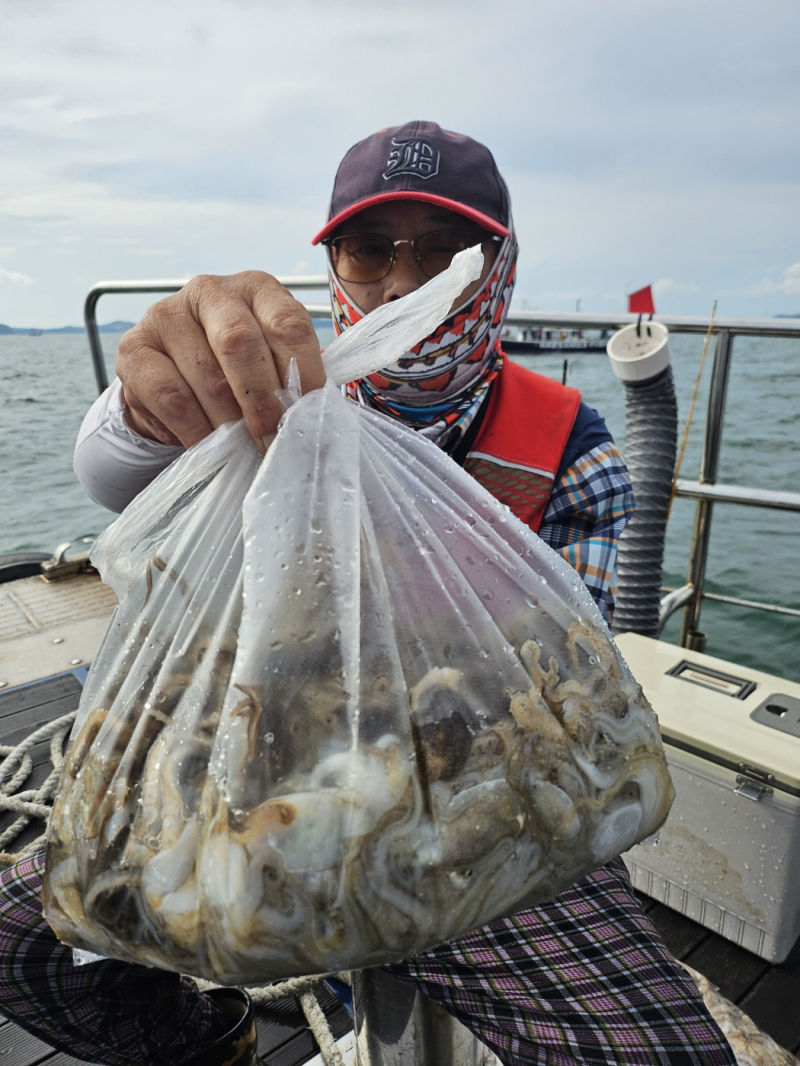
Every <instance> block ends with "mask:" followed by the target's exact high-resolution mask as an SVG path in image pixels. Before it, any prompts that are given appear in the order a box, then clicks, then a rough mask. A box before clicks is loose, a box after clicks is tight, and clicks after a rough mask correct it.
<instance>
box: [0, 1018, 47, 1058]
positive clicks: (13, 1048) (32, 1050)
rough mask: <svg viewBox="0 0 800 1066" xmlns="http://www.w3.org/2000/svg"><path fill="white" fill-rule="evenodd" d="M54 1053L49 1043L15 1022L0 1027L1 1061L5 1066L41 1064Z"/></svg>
mask: <svg viewBox="0 0 800 1066" xmlns="http://www.w3.org/2000/svg"><path fill="white" fill-rule="evenodd" d="M52 1055H53V1049H52V1048H51V1047H50V1045H49V1044H45V1042H44V1041H43V1040H39V1038H38V1037H35V1036H32V1035H31V1034H30V1033H28V1032H26V1031H25V1030H24V1029H20V1027H19V1026H18V1025H14V1023H13V1022H7V1023H6V1024H5V1025H3V1026H2V1027H0V1062H2V1064H3V1066H39V1064H40V1063H46V1062H47V1060H48V1059H49V1058H51V1057H52Z"/></svg>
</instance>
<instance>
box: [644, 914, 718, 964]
mask: <svg viewBox="0 0 800 1066" xmlns="http://www.w3.org/2000/svg"><path fill="white" fill-rule="evenodd" d="M647 917H648V918H649V919H650V921H651V922H652V923H653V925H654V926H655V927H656V929H657V930H658V932H659V933H660V934H661V937H662V939H663V941H664V943H665V944H666V945H667V947H668V948H669V950H670V951H671V952H672V954H673V955H674V956H675V958H676V959H685V958H686V956H687V955H689V954H690V953H691V952H692V951H694V950H695V949H696V948H697V947H699V946H700V944H701V943H702V942H703V941H704V940H706V939H707V938H708V937H709V936H712V935H713V934H712V933H710V932H709V931H708V929H706V928H705V927H704V926H702V925H699V924H698V923H697V922H695V921H692V919H691V918H687V917H686V916H685V915H684V914H679V913H678V911H673V910H671V909H670V908H669V907H665V906H664V904H663V903H656V904H655V906H653V907H651V908H650V910H649V911H648V914H647Z"/></svg>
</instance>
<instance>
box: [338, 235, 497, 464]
mask: <svg viewBox="0 0 800 1066" xmlns="http://www.w3.org/2000/svg"><path fill="white" fill-rule="evenodd" d="M517 251H518V246H517V242H516V238H515V237H514V233H513V231H512V233H511V234H510V235H509V236H508V237H506V239H505V240H504V241H503V243H502V244H501V245H500V250H499V252H498V253H497V258H496V259H495V261H494V264H493V266H492V270H491V273H490V274H489V276H488V278H487V279H486V281H485V282H484V283H483V285H482V286H481V288H480V289H479V290H478V292H477V293H475V295H474V296H472V297H471V298H470V299H469V300H468V301H467V302H466V303H465V304H463V305H462V306H461V307H459V308H458V309H457V310H456V311H454V312H453V314H452V315H451V316H450V317H449V318H448V319H447V320H446V321H445V322H443V323H442V325H441V326H439V328H438V329H437V330H435V331H434V332H433V333H432V334H431V335H430V336H428V337H426V338H425V340H423V341H421V342H420V343H419V344H418V345H417V346H416V347H415V348H412V349H411V351H410V352H408V354H407V355H406V356H404V357H403V358H402V359H398V360H397V362H396V363H392V364H391V365H390V366H387V367H385V368H384V369H383V370H381V371H379V372H377V373H375V374H370V375H369V376H368V377H365V378H359V379H358V380H357V381H351V382H350V383H349V384H347V385H344V386H343V387H342V391H343V392H344V394H345V396H348V397H349V398H350V399H352V400H356V401H357V402H358V403H361V404H364V405H365V406H366V407H371V408H373V409H374V410H376V411H382V412H383V413H384V414H387V415H390V416H391V417H392V418H394V419H396V420H398V421H399V422H402V423H404V425H407V426H410V427H411V428H412V429H416V430H418V431H419V432H420V433H422V434H424V435H425V436H426V437H428V438H430V439H431V440H432V441H434V443H436V444H438V445H439V447H441V448H444V449H446V450H450V449H452V448H453V447H454V446H455V444H456V443H457V442H458V441H459V440H460V439H461V437H462V436H463V435H464V433H466V431H467V429H468V427H469V425H470V423H471V422H472V420H473V419H474V417H475V415H476V414H477V413H478V410H479V409H480V406H481V404H482V402H483V401H484V399H485V398H486V396H487V393H488V391H489V386H490V385H491V383H492V381H494V379H495V377H496V376H497V373H498V371H499V369H500V365H501V363H502V355H501V353H500V351H499V348H498V340H499V337H500V331H501V330H502V328H503V322H504V321H505V317H506V312H507V311H508V307H509V304H510V303H511V294H512V292H513V290H514V280H515V275H516V262H517ZM329 273H330V283H331V301H332V304H333V325H334V329H335V330H336V333H337V335H338V334H340V333H342V332H343V331H344V330H345V329H347V327H348V326H352V325H354V324H355V323H356V322H358V321H359V320H360V319H362V318H363V317H364V312H363V311H361V309H360V308H359V307H358V306H357V305H356V304H355V303H354V302H353V300H352V299H351V298H350V297H349V296H348V295H347V293H346V292H345V291H344V289H343V287H342V284H341V282H340V281H339V279H338V278H337V277H336V275H335V273H334V272H333V269H332V268H329Z"/></svg>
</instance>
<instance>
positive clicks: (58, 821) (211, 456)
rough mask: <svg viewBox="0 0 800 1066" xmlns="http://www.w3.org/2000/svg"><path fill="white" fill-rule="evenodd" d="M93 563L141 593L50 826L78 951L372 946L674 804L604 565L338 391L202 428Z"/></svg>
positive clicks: (416, 330) (173, 955)
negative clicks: (553, 544) (602, 597)
mask: <svg viewBox="0 0 800 1066" xmlns="http://www.w3.org/2000/svg"><path fill="white" fill-rule="evenodd" d="M476 255H477V253H476V252H468V253H464V254H463V256H460V257H458V258H457V260H456V261H455V262H454V264H453V266H452V267H451V268H450V270H449V271H447V272H446V273H445V274H443V275H440V276H439V277H438V278H436V279H435V280H434V281H433V282H430V283H429V284H428V285H426V286H424V288H423V289H421V290H419V291H418V292H417V293H415V294H413V295H412V296H409V297H407V298H406V299H405V300H403V301H398V302H397V303H395V304H394V305H389V306H387V307H384V308H382V309H381V310H380V311H378V312H376V313H375V314H374V315H370V316H368V317H367V318H365V319H364V320H363V322H362V323H360V324H359V325H358V326H356V327H354V328H353V329H352V330H350V331H348V332H347V333H345V334H344V335H343V336H342V337H341V338H340V339H338V340H337V341H336V342H334V344H333V345H332V346H331V348H330V349H329V350H328V352H327V353H326V365H327V367H328V370H329V373H331V374H332V376H333V377H334V380H339V381H345V380H350V379H351V378H353V377H355V376H360V375H361V374H364V373H366V372H367V371H372V370H374V369H376V368H378V367H382V366H385V365H387V364H388V363H390V362H391V361H393V360H394V359H395V358H396V357H397V356H398V355H399V354H401V353H402V352H404V351H406V350H407V349H408V348H409V347H411V346H412V344H414V343H416V341H418V340H419V339H420V337H422V336H425V335H426V334H427V333H429V332H430V330H431V329H432V328H433V327H434V326H435V325H436V323H437V322H438V321H439V320H441V319H442V318H444V316H445V315H446V314H447V312H448V310H449V308H450V306H451V304H452V301H453V299H454V298H455V296H456V295H457V294H458V293H460V292H461V291H462V289H463V288H464V286H465V285H466V284H467V282H468V281H469V280H470V279H471V277H474V276H476V274H477V271H478V270H479V269H480V261H479V260H478V259H476ZM365 351H366V355H365ZM94 561H95V562H96V563H97V565H98V566H99V568H100V571H101V573H102V575H103V577H104V580H105V581H106V582H108V583H109V584H111V585H112V587H113V588H114V589H115V591H116V592H117V594H118V596H119V600H120V604H119V607H118V610H117V612H116V614H115V616H114V618H113V620H112V623H111V625H110V628H109V630H108V633H107V635H106V638H105V640H104V643H103V645H102V647H101V649H100V651H99V653H98V656H97V658H96V660H95V662H94V665H93V667H92V671H91V673H90V675H89V678H88V680H87V683H86V687H85V689H84V694H83V699H82V702H81V707H80V712H79V716H78V719H77V721H76V724H75V730H74V734H73V739H72V741H71V746H70V749H69V752H68V756H67V761H66V765H65V770H64V774H63V777H62V782H61V788H60V792H59V796H58V800H57V803H56V807H55V811H54V814H53V818H52V822H51V831H50V843H49V849H48V856H47V876H46V882H45V892H44V900H45V913H46V917H47V920H48V922H49V923H50V925H51V926H52V927H53V929H54V930H55V931H56V933H57V934H58V935H59V937H61V938H62V939H63V940H65V941H66V942H68V943H71V944H73V945H76V946H79V947H82V948H85V949H89V950H91V951H98V952H102V953H103V954H104V955H110V956H113V957H116V958H121V959H128V960H131V961H135V962H142V963H146V964H149V965H155V966H161V967H165V968H169V969H177V970H181V971H182V972H185V973H192V974H197V975H200V976H204V977H209V978H212V979H216V980H219V981H223V982H228V983H242V982H244V981H253V980H261V981H263V980H269V979H274V978H279V977H285V976H288V975H291V974H299V973H313V972H319V971H330V970H339V969H348V968H360V967H364V966H371V965H375V964H378V963H381V962H384V961H387V960H389V959H397V958H402V957H404V956H407V955H409V954H412V953H414V952H417V951H420V950H422V949H424V948H426V947H429V946H431V945H433V944H435V943H438V942H441V941H442V940H445V939H449V938H451V937H453V936H455V935H457V934H460V933H463V932H465V931H467V930H470V929H472V928H475V927H476V926H478V925H480V924H482V923H485V922H487V921H489V920H491V919H493V918H495V917H497V916H498V915H500V914H502V913H508V912H510V911H511V910H512V909H514V908H517V907H518V906H520V905H521V903H522V902H523V901H525V902H527V903H532V902H538V901H542V900H545V899H547V898H550V897H552V896H554V895H556V894H557V893H558V892H559V891H560V890H561V889H562V888H564V887H565V886H566V885H568V884H569V883H571V882H572V881H574V880H575V879H577V878H579V877H581V876H582V875H583V874H585V873H586V872H588V871H589V870H591V869H593V868H595V867H597V866H599V865H601V864H602V863H604V862H606V861H607V860H608V859H610V858H611V857H612V856H614V855H617V854H618V853H619V852H621V851H623V850H625V849H626V848H628V847H629V846H631V845H632V844H633V843H635V842H636V841H638V840H640V839H642V838H643V837H646V836H648V835H649V834H651V833H652V832H653V831H654V830H655V829H656V828H657V827H658V825H659V824H660V823H661V822H662V821H663V819H664V818H665V816H666V813H667V811H668V809H669V804H670V802H671V797H672V790H671V784H670V782H669V777H668V773H667V769H666V763H665V760H664V756H663V752H662V750H661V744H660V739H659V735H658V728H657V723H656V719H655V715H654V714H653V712H652V710H651V709H650V708H649V706H648V704H647V703H646V701H645V699H644V697H643V695H642V692H641V689H640V688H639V686H638V685H637V684H636V682H635V681H634V680H633V678H632V677H631V675H630V673H629V671H628V669H627V667H626V666H625V664H624V662H623V661H622V659H621V657H620V655H619V653H618V652H617V650H616V648H615V646H614V644H613V641H612V640H611V637H610V635H609V632H608V629H607V627H606V626H605V624H604V622H603V620H602V618H601V616H600V613H599V611H598V610H597V608H596V606H595V604H594V603H593V601H592V599H591V597H590V596H589V594H588V592H587V591H586V589H585V586H584V585H583V584H582V582H581V581H580V580H579V579H578V577H577V575H576V574H575V572H574V571H573V570H572V569H571V568H570V567H569V566H568V565H567V563H566V562H564V560H563V559H561V557H560V556H558V555H557V554H556V553H555V552H553V551H551V549H550V548H548V547H547V546H546V545H544V544H543V543H542V541H541V540H540V539H539V538H538V537H537V536H536V535H535V534H533V533H532V532H530V530H528V529H527V528H526V527H525V526H523V525H522V524H521V523H520V522H519V521H518V520H517V519H516V518H515V517H514V516H513V515H512V514H511V513H510V512H509V511H508V510H507V509H506V508H505V507H504V506H502V505H501V504H499V503H498V502H497V501H496V500H495V499H494V498H493V497H492V496H490V495H489V494H488V493H487V492H486V491H485V490H484V489H483V488H482V487H481V486H479V485H478V484H477V482H475V481H474V480H473V479H472V478H471V477H470V476H469V475H468V474H466V473H465V472H464V471H463V470H461V469H460V468H459V467H458V466H457V465H456V464H455V463H454V462H453V461H452V460H451V459H449V458H448V457H447V456H446V455H445V454H443V453H442V452H441V451H440V450H439V449H438V448H437V447H436V446H435V445H433V444H431V443H430V442H428V441H427V440H425V439H424V438H423V437H421V436H419V435H417V434H415V433H413V432H411V431H409V430H407V429H405V428H404V427H403V426H400V425H398V424H396V423H394V422H393V421H391V420H389V419H387V418H385V417H383V416H382V415H379V414H376V413H374V412H372V411H370V410H367V409H364V408H361V407H359V406H357V405H355V404H352V403H350V402H349V401H347V400H346V399H344V397H343V396H342V394H341V393H340V392H339V390H338V389H337V388H336V387H335V385H334V384H333V383H332V382H329V383H328V384H327V385H326V386H325V387H324V388H322V389H319V390H316V391H314V392H311V393H309V394H308V395H306V396H303V397H302V398H301V399H299V400H298V401H297V402H295V403H294V404H293V405H292V406H291V407H290V408H289V410H288V412H287V413H286V415H285V416H284V418H283V421H282V423H281V426H280V428H279V431H278V433H277V437H276V439H275V441H274V442H273V444H272V446H271V447H270V449H269V451H268V453H267V455H266V457H265V458H264V459H263V460H262V458H261V456H260V455H259V454H258V452H257V450H256V449H255V447H254V445H253V444H252V441H251V440H250V438H249V435H248V433H247V430H246V429H245V427H244V425H243V424H242V423H239V424H231V425H226V426H223V427H221V428H220V429H218V430H217V431H216V432H215V433H214V434H212V435H211V436H210V437H209V438H207V439H206V440H205V441H203V442H202V443H201V444H199V445H197V446H196V447H194V448H192V449H191V450H190V451H189V452H187V453H186V454H185V455H184V456H183V457H182V458H181V459H179V460H178V461H177V462H176V463H175V464H174V466H172V467H171V468H170V469H169V470H167V471H165V472H164V473H163V474H162V475H161V476H160V477H159V478H158V479H157V480H156V481H155V482H154V483H153V484H152V485H151V486H150V487H149V488H148V489H147V490H146V491H145V492H143V493H142V494H141V496H139V497H138V498H137V499H136V501H134V503H133V504H132V505H131V506H130V507H129V508H128V510H127V511H126V512H125V513H124V514H123V515H122V516H120V518H119V519H118V520H117V521H116V522H115V523H114V525H113V526H111V527H110V528H109V529H108V530H107V531H106V533H105V534H104V535H103V536H102V537H101V538H100V540H99V542H98V545H97V547H96V549H95V554H94Z"/></svg>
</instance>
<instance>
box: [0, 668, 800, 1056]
mask: <svg viewBox="0 0 800 1066" xmlns="http://www.w3.org/2000/svg"><path fill="white" fill-rule="evenodd" d="M84 673H85V668H84V669H83V670H81V669H76V670H73V671H70V672H67V673H63V674H60V675H57V676H55V677H50V678H46V679H44V680H41V681H35V682H33V683H31V684H27V685H22V686H19V687H16V688H12V689H9V690H7V691H5V692H0V744H17V743H19V742H20V741H21V740H22V739H23V738H24V737H26V736H27V735H29V734H30V733H31V732H32V731H33V730H34V729H35V728H37V727H38V726H39V725H42V724H44V723H45V722H49V721H52V720H53V719H54V718H57V717H59V716H60V715H63V714H67V713H69V712H70V711H72V710H74V709H75V708H76V707H77V705H78V701H79V699H80V694H81V688H82V680H83V674H84ZM33 762H34V769H33V773H32V776H31V778H30V783H29V785H28V787H37V786H38V785H39V784H40V783H41V782H42V781H43V780H44V777H45V776H46V773H47V770H48V764H49V760H48V745H47V744H41V745H39V746H38V747H37V748H35V749H34V751H33ZM10 818H11V816H10V815H8V814H5V815H3V816H0V831H2V830H3V829H4V828H5V827H6V826H7V825H8V824H9V821H10ZM39 832H41V826H39V827H38V828H37V829H34V827H33V826H31V827H30V828H29V829H28V830H27V831H26V833H27V837H28V839H33V837H34V836H36V835H38V833H39ZM25 839H26V837H25V836H24V835H23V836H21V837H20V842H22V843H24V841H25ZM642 901H643V903H644V906H645V909H646V910H647V911H648V913H649V914H650V916H651V918H652V920H653V922H654V924H655V925H656V927H657V928H658V929H659V931H660V932H661V934H662V936H663V937H664V940H665V941H666V943H667V945H668V946H669V948H670V950H671V951H672V953H673V954H674V955H675V956H676V958H678V959H681V960H682V961H684V962H687V963H688V964H689V965H690V966H692V967H694V969H696V970H698V971H699V972H700V973H703V974H704V975H705V976H706V977H707V978H708V979H709V980H710V981H711V982H712V983H713V984H715V985H717V986H718V987H719V989H720V991H721V992H722V994H723V995H724V996H726V997H727V998H728V999H730V1000H731V1001H732V1002H734V1003H736V1004H737V1005H738V1006H739V1007H741V1009H742V1010H744V1011H745V1012H746V1013H747V1014H748V1015H749V1016H750V1017H751V1018H752V1019H753V1021H755V1022H756V1023H757V1024H758V1025H759V1026H760V1027H761V1028H762V1029H764V1031H765V1032H767V1033H769V1034H770V1036H772V1037H773V1039H774V1040H776V1041H777V1042H778V1043H779V1044H781V1045H782V1046H783V1047H785V1048H787V1049H788V1050H790V1051H794V1052H797V1051H800V1010H798V1004H800V945H798V946H797V947H796V948H795V951H794V953H793V955H792V956H791V957H790V959H789V960H787V962H785V963H783V964H782V965H780V966H772V965H770V964H769V963H767V962H765V961H764V960H763V959H761V958H759V957H758V956H757V955H753V954H751V953H750V952H749V951H745V950H744V949H743V948H740V947H738V946H737V945H735V944H733V943H731V942H730V941H727V940H723V939H722V938H721V937H719V936H717V935H716V934H714V933H711V932H709V930H707V929H705V928H704V927H703V926H701V925H698V924H697V923H696V922H693V921H692V920H691V919H689V918H686V917H684V916H683V915H681V914H679V913H677V912H676V911H672V910H670V909H669V908H667V907H665V906H663V905H662V904H660V903H657V902H655V901H654V900H650V899H648V898H647V897H644V896H643V897H642ZM320 1002H321V1005H322V1006H323V1008H324V1010H325V1012H326V1014H327V1015H328V1018H329V1021H330V1024H331V1027H332V1030H333V1033H334V1036H336V1037H337V1038H339V1037H341V1036H342V1035H344V1034H345V1033H347V1032H348V1031H349V1030H350V1029H351V1027H352V1022H351V1020H350V1016H349V1014H348V1013H347V1011H346V1010H345V1009H344V1007H343V1006H342V1005H341V1004H340V1003H339V1001H338V1000H337V999H336V997H335V996H334V995H333V994H332V993H330V992H329V991H328V990H327V989H325V990H324V991H323V992H322V993H321V995H320ZM258 1028H259V1037H260V1039H259V1052H260V1054H261V1055H262V1057H263V1061H264V1062H267V1061H268V1062H269V1064H270V1066H300V1064H301V1063H305V1062H308V1061H309V1060H311V1059H313V1058H315V1056H316V1055H317V1054H318V1052H317V1048H316V1045H315V1043H314V1039H313V1037H312V1035H311V1033H310V1031H309V1029H308V1027H307V1024H306V1021H305V1017H304V1016H303V1014H302V1012H301V1010H300V1008H299V1005H298V1004H297V1003H296V1001H294V1000H292V999H287V1000H281V1001H279V1002H278V1003H276V1004H274V1005H273V1006H271V1007H270V1008H269V1009H262V1008H259V1011H258ZM0 1062H2V1064H3V1066H38V1064H40V1063H41V1064H45V1063H46V1064H47V1066H71V1064H73V1063H77V1062H78V1060H77V1059H73V1058H70V1057H69V1056H67V1055H64V1054H62V1053H60V1052H55V1051H53V1050H52V1049H51V1048H49V1047H48V1046H47V1045H46V1044H44V1043H43V1042H42V1041H40V1040H37V1039H36V1038H35V1037H33V1036H31V1035H30V1034H28V1033H26V1032H24V1031H23V1030H21V1029H20V1028H19V1027H18V1026H16V1025H14V1023H13V1020H7V1021H5V1022H4V1023H0Z"/></svg>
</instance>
